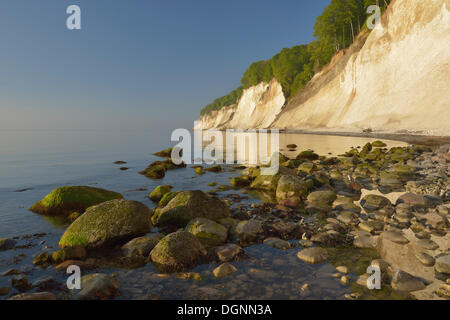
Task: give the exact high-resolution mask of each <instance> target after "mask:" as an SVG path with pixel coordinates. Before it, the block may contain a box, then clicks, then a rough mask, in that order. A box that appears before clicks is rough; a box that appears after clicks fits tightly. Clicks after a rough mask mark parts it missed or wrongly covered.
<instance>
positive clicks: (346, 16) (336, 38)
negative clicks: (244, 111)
mask: <svg viewBox="0 0 450 320" xmlns="http://www.w3.org/2000/svg"><path fill="white" fill-rule="evenodd" d="M389 3H390V0H331V3H330V4H329V5H328V6H327V7H326V8H325V9H324V11H323V12H322V14H321V15H320V16H319V17H318V18H317V20H316V23H315V25H314V36H315V37H316V40H314V41H313V42H311V43H309V44H307V45H299V46H294V47H292V48H284V49H283V50H281V52H280V53H278V54H276V55H275V56H274V57H272V58H271V59H270V60H265V61H258V62H255V63H252V64H251V65H250V67H249V68H248V69H247V70H246V71H245V73H244V75H243V77H242V79H241V84H242V86H240V87H239V88H237V89H236V90H233V91H232V92H231V93H229V94H228V95H225V96H223V97H221V98H218V99H216V100H214V102H213V103H211V104H209V105H207V106H206V107H205V108H203V110H202V111H201V115H205V114H208V113H210V112H211V111H214V110H220V109H221V108H222V107H224V106H229V105H232V104H236V103H237V102H238V101H239V99H240V98H241V96H242V93H243V91H244V89H247V88H249V87H251V86H254V85H257V84H258V83H260V82H266V83H268V82H269V81H270V80H272V79H273V78H276V79H277V80H278V82H279V83H280V84H281V86H282V87H283V92H284V95H285V96H286V98H287V99H289V98H291V97H293V96H294V95H295V94H297V93H298V92H299V91H300V90H301V89H302V88H303V87H304V86H305V85H306V84H307V83H308V82H309V80H311V78H312V77H313V76H314V74H315V73H316V72H317V71H319V70H320V69H321V68H322V67H323V66H325V65H326V64H328V63H329V62H330V60H331V58H332V57H333V55H334V54H336V53H337V52H338V51H339V50H341V49H344V48H347V47H349V46H350V45H351V44H352V43H353V41H354V40H355V38H356V35H357V34H359V32H361V30H363V29H364V28H365V21H366V20H367V18H368V14H367V12H366V10H367V8H368V7H369V6H371V5H378V6H379V7H380V8H381V10H382V11H384V10H386V8H387V6H388V5H389Z"/></svg>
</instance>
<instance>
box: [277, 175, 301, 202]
mask: <svg viewBox="0 0 450 320" xmlns="http://www.w3.org/2000/svg"><path fill="white" fill-rule="evenodd" d="M307 194H308V186H307V185H306V183H304V181H303V180H302V179H301V178H299V177H297V176H292V175H282V176H281V178H280V180H279V181H278V185H277V191H276V197H277V201H282V200H288V199H289V200H292V199H293V200H297V201H299V202H300V200H301V199H303V198H304V197H306V195H307Z"/></svg>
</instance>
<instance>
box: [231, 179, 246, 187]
mask: <svg viewBox="0 0 450 320" xmlns="http://www.w3.org/2000/svg"><path fill="white" fill-rule="evenodd" d="M230 183H231V185H232V186H233V188H244V187H247V186H249V185H250V180H249V179H248V178H247V177H234V178H232V179H231V180H230Z"/></svg>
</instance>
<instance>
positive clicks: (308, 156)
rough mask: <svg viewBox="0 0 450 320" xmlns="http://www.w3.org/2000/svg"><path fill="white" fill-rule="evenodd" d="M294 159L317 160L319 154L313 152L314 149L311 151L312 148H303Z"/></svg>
mask: <svg viewBox="0 0 450 320" xmlns="http://www.w3.org/2000/svg"><path fill="white" fill-rule="evenodd" d="M296 159H297V160H310V161H313V160H318V159H319V155H318V154H317V153H314V151H312V150H305V151H302V152H300V153H299V154H298V155H297V158H296Z"/></svg>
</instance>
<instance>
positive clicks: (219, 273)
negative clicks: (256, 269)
mask: <svg viewBox="0 0 450 320" xmlns="http://www.w3.org/2000/svg"><path fill="white" fill-rule="evenodd" d="M236 271H237V269H236V267H235V266H233V265H232V264H230V263H224V264H221V265H220V266H218V267H217V268H215V269H214V271H213V274H214V276H215V277H216V278H223V277H226V276H229V275H230V274H232V273H235V272H236Z"/></svg>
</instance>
